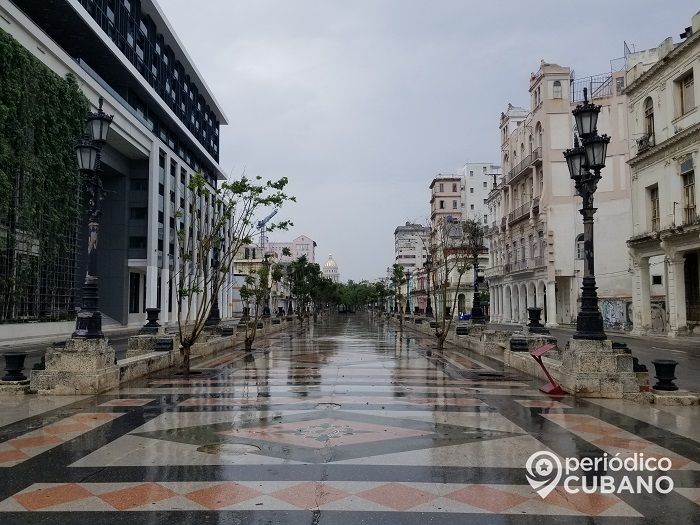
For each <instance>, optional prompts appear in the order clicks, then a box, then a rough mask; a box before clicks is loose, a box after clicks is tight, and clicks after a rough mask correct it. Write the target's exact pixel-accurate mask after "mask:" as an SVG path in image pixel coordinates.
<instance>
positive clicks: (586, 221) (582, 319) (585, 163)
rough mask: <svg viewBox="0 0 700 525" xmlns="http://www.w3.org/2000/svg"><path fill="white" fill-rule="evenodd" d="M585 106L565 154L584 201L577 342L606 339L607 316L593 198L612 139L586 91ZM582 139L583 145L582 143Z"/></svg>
mask: <svg viewBox="0 0 700 525" xmlns="http://www.w3.org/2000/svg"><path fill="white" fill-rule="evenodd" d="M583 98H584V102H583V104H579V105H578V106H576V108H575V109H574V110H573V111H572V113H573V115H574V118H575V119H576V129H577V131H578V137H576V138H574V147H573V148H571V149H568V150H566V151H565V152H564V157H565V158H566V164H567V166H568V168H569V176H570V177H571V179H573V181H574V185H575V187H576V191H577V193H578V195H580V196H581V198H582V199H583V204H582V206H581V210H579V212H580V213H581V215H583V254H584V263H583V274H584V275H583V284H582V286H581V308H580V310H579V312H578V317H577V319H576V332H575V333H574V335H573V338H574V339H592V340H605V339H607V336H606V335H605V331H604V330H603V316H602V315H601V313H600V309H599V308H598V294H597V292H596V290H597V286H596V280H595V263H594V249H593V215H594V214H595V212H596V208H594V207H593V195H594V194H595V192H596V189H597V188H598V181H599V180H600V179H601V175H600V171H601V170H602V169H603V168H604V167H605V157H606V154H607V149H608V144H609V142H610V137H609V136H607V135H598V129H597V125H598V114H599V113H600V108H601V106H597V105H595V104H591V103H590V102H589V101H588V90H587V89H586V88H584V89H583ZM578 138H580V139H581V144H579V142H578Z"/></svg>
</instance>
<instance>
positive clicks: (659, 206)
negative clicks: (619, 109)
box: [625, 13, 700, 336]
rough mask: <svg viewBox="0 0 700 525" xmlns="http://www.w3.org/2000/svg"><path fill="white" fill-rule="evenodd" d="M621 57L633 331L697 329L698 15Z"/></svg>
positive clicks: (699, 284)
mask: <svg viewBox="0 0 700 525" xmlns="http://www.w3.org/2000/svg"><path fill="white" fill-rule="evenodd" d="M682 38H683V40H682V41H681V42H680V43H676V44H674V43H673V40H672V39H671V38H667V39H666V40H664V41H663V42H662V43H661V45H659V46H658V47H657V48H655V49H650V50H647V51H642V52H638V53H632V54H630V55H628V57H627V84H628V85H627V88H626V89H625V94H626V95H627V97H628V98H629V112H628V114H627V116H628V125H629V129H630V134H631V138H632V139H633V140H631V141H630V146H631V155H630V159H629V166H630V169H631V187H632V197H633V202H634V206H633V208H632V222H633V229H632V235H631V236H630V239H629V240H628V242H627V244H628V246H629V252H630V255H631V256H632V262H633V265H632V270H633V279H634V287H633V315H634V331H635V332H636V333H640V334H641V333H645V332H648V331H652V330H654V331H658V330H662V331H665V332H666V333H667V334H668V335H669V336H677V335H682V334H687V333H697V332H698V331H700V264H699V262H698V260H699V258H700V219H698V213H697V208H696V203H697V199H698V197H697V188H696V184H695V166H697V163H698V161H699V158H698V155H699V152H700V113H698V105H697V101H698V100H699V99H700V97H699V96H698V94H697V88H696V87H695V76H696V75H700V65H699V64H698V58H699V57H700V13H697V14H696V15H695V16H694V17H693V18H692V22H691V25H690V26H689V27H688V29H686V31H685V33H684V34H683V35H682Z"/></svg>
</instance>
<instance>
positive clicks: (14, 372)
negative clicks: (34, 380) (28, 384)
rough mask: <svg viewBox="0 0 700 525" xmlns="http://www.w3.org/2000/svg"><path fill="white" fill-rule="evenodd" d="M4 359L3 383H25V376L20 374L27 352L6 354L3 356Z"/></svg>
mask: <svg viewBox="0 0 700 525" xmlns="http://www.w3.org/2000/svg"><path fill="white" fill-rule="evenodd" d="M3 356H4V357H5V371H6V372H7V374H5V375H4V376H3V378H2V380H3V381H26V380H27V376H25V375H24V374H23V373H22V370H24V360H25V359H26V358H27V352H7V353H6V354H3Z"/></svg>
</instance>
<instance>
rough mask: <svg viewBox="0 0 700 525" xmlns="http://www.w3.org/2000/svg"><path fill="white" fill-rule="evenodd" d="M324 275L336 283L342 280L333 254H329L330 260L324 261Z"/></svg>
mask: <svg viewBox="0 0 700 525" xmlns="http://www.w3.org/2000/svg"><path fill="white" fill-rule="evenodd" d="M323 276H324V277H328V278H329V279H330V280H331V281H333V282H334V283H337V282H339V281H340V275H339V274H338V265H337V264H336V262H335V261H334V260H333V254H332V253H329V254H328V260H327V261H326V262H325V263H323Z"/></svg>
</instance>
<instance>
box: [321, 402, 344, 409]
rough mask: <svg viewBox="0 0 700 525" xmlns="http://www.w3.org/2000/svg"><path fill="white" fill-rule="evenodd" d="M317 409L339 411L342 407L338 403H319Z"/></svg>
mask: <svg viewBox="0 0 700 525" xmlns="http://www.w3.org/2000/svg"><path fill="white" fill-rule="evenodd" d="M315 408H316V410H338V409H339V408H340V405H339V404H338V403H319V404H318V405H316V407H315Z"/></svg>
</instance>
